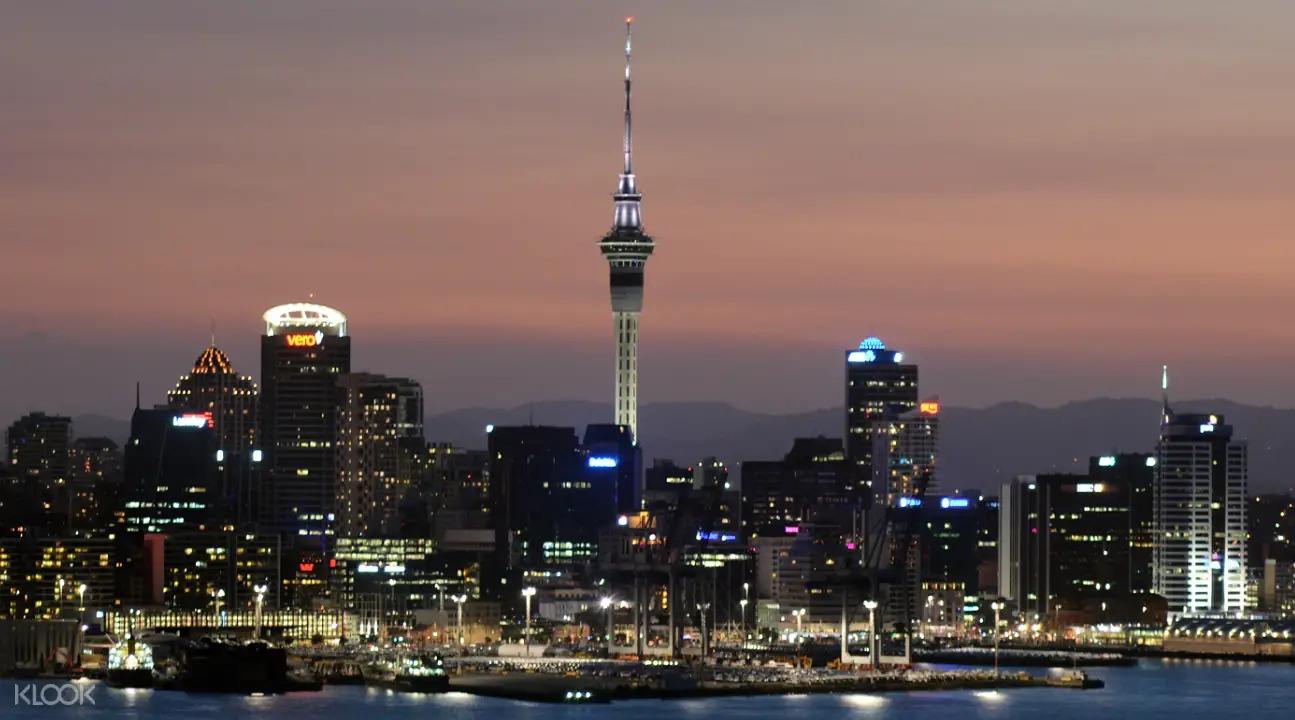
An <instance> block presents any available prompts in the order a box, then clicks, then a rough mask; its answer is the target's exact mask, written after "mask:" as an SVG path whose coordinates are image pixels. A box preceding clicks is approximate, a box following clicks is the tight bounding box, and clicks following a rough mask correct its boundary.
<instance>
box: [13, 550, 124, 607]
mask: <svg viewBox="0 0 1295 720" xmlns="http://www.w3.org/2000/svg"><path fill="white" fill-rule="evenodd" d="M115 557H116V552H115V547H114V542H113V541H112V540H111V539H109V538H107V537H40V538H38V537H34V536H31V535H27V536H24V537H9V538H0V617H7V618H28V619H52V618H58V617H78V616H79V615H80V609H81V608H83V607H84V608H94V607H106V606H108V605H111V604H113V603H114V602H115V601H116V598H117V593H116V573H117V566H116V562H115Z"/></svg>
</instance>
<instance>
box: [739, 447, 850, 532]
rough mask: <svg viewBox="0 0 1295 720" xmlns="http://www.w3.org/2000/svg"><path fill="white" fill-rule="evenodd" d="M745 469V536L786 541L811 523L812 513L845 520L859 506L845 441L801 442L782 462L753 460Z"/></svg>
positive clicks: (743, 484)
mask: <svg viewBox="0 0 1295 720" xmlns="http://www.w3.org/2000/svg"><path fill="white" fill-rule="evenodd" d="M741 468H742V482H741V486H742V531H743V535H744V537H748V538H749V537H751V536H756V535H760V536H772V537H780V536H782V535H784V534H785V531H786V528H788V527H795V526H799V525H800V524H801V523H804V522H806V521H807V520H808V519H809V515H810V511H811V509H817V510H818V511H819V512H818V513H817V514H818V515H819V517H822V516H823V515H824V511H827V510H830V509H835V510H836V512H835V513H833V514H836V515H839V516H843V518H844V520H843V522H842V523H841V524H844V525H845V526H847V527H848V524H849V520H848V518H849V516H850V509H851V508H852V507H853V505H852V502H851V499H852V492H851V488H852V482H851V479H852V476H851V473H850V472H849V465H848V464H847V463H846V460H845V450H844V448H843V447H842V444H841V440H840V439H839V438H826V437H813V438H796V440H795V441H794V442H793V443H792V447H791V450H790V451H789V452H788V453H787V454H786V455H785V456H784V457H783V459H782V460H780V461H748V462H744V463H742V464H741Z"/></svg>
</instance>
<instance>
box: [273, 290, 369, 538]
mask: <svg viewBox="0 0 1295 720" xmlns="http://www.w3.org/2000/svg"><path fill="white" fill-rule="evenodd" d="M263 318H264V320H265V335H264V336H263V337H262V338H261V403H260V422H261V433H260V438H259V439H258V444H260V445H261V449H262V450H263V451H264V453H265V468H264V470H263V472H264V473H265V476H264V477H265V480H264V483H265V486H264V490H263V492H262V493H261V499H260V517H261V520H262V523H263V526H264V527H265V528H266V529H270V530H273V531H276V532H282V533H287V534H290V535H294V536H297V537H300V538H315V542H316V544H320V543H323V542H324V536H326V535H327V534H329V533H330V532H331V529H330V527H329V524H330V523H331V522H332V518H333V515H334V511H335V505H334V503H335V499H336V488H335V479H336V473H337V452H336V448H335V443H336V441H337V378H338V377H340V376H341V375H344V374H346V373H348V372H350V371H351V338H350V336H349V335H347V325H346V316H345V315H343V314H342V313H341V312H339V311H337V310H334V309H333V308H330V307H325V306H323V305H313V304H308V303H294V304H289V305H279V306H277V307H273V308H270V309H269V310H267V311H266V312H265V315H264V316H263Z"/></svg>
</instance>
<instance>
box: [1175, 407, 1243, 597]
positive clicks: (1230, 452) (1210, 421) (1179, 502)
mask: <svg viewBox="0 0 1295 720" xmlns="http://www.w3.org/2000/svg"><path fill="white" fill-rule="evenodd" d="M1155 460H1156V466H1155V467H1156V475H1155V484H1154V491H1153V496H1154V500H1153V505H1154V512H1155V532H1156V537H1155V548H1154V552H1153V567H1154V570H1153V574H1154V584H1155V590H1156V592H1157V593H1158V594H1160V595H1162V596H1163V597H1164V598H1165V600H1166V601H1167V602H1168V603H1169V611H1170V612H1171V613H1175V614H1200V613H1239V612H1243V611H1244V610H1245V609H1246V483H1247V480H1248V477H1249V471H1248V468H1247V453H1246V444H1245V442H1243V441H1239V440H1234V439H1233V437H1232V426H1231V425H1228V424H1226V423H1225V422H1224V419H1223V417H1222V416H1221V415H1210V414H1200V413H1176V412H1173V411H1172V410H1171V409H1170V408H1169V404H1168V402H1166V403H1165V408H1164V415H1163V417H1162V420H1161V427H1160V442H1159V444H1158V445H1157V447H1156V458H1155Z"/></svg>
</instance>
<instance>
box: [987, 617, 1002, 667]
mask: <svg viewBox="0 0 1295 720" xmlns="http://www.w3.org/2000/svg"><path fill="white" fill-rule="evenodd" d="M990 607H992V608H993V609H994V677H998V622H999V619H998V618H999V613H1000V612H1001V611H1002V609H1003V603H1001V602H998V601H997V600H995V601H994V603H993V604H992V605H990Z"/></svg>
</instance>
